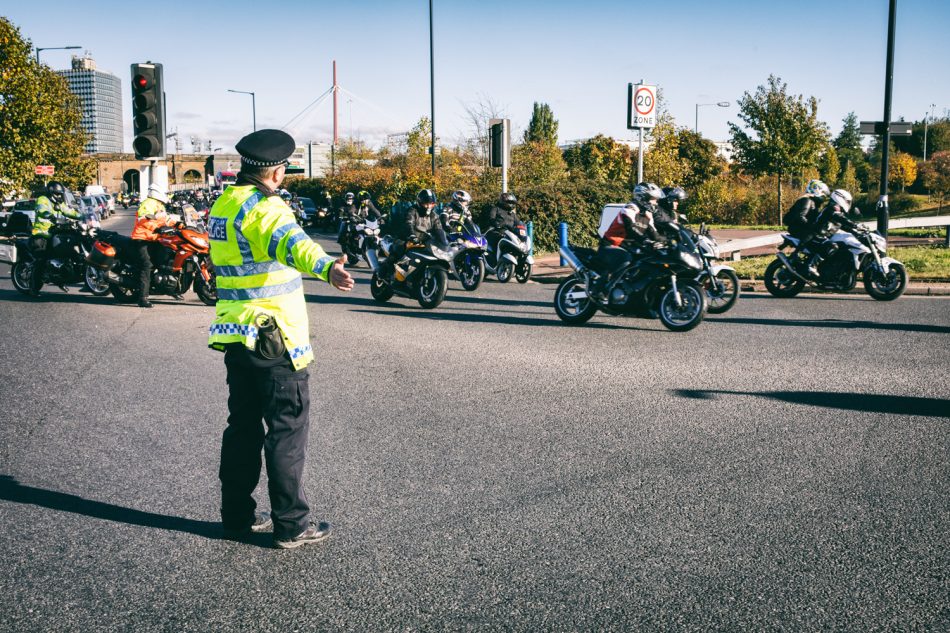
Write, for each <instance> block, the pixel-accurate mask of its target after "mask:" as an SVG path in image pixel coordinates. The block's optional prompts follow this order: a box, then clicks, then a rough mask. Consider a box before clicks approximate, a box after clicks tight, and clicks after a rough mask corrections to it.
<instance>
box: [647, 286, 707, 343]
mask: <svg viewBox="0 0 950 633" xmlns="http://www.w3.org/2000/svg"><path fill="white" fill-rule="evenodd" d="M677 287H678V289H679V293H680V301H681V302H682V303H681V305H679V306H677V305H676V296H675V295H674V294H673V289H672V288H670V289H669V290H667V291H666V292H664V293H663V296H662V297H660V301H659V304H658V305H657V312H658V313H659V317H660V322H661V323H662V324H663V325H665V326H666V328H667V329H669V330H672V331H673V332H687V331H689V330H692V329H693V328H694V327H696V326H697V325H699V324H700V323H702V322H703V316H705V314H706V306H707V303H706V291H705V290H704V289H703V287H702V286H700V285H699V284H698V283H696V282H695V281H693V280H692V279H690V280H684V281H680V282H679V283H678V284H677Z"/></svg>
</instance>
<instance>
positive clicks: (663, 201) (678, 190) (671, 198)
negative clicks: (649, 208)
mask: <svg viewBox="0 0 950 633" xmlns="http://www.w3.org/2000/svg"><path fill="white" fill-rule="evenodd" d="M683 200H686V190H685V189H683V188H682V187H663V197H662V198H660V201H659V204H660V206H661V207H663V208H664V209H666V210H667V211H672V210H673V203H674V202H678V203H680V204H682V202H683Z"/></svg>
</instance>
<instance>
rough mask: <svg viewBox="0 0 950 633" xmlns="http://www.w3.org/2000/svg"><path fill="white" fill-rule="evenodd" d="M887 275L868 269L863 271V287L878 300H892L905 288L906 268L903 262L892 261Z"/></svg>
mask: <svg viewBox="0 0 950 633" xmlns="http://www.w3.org/2000/svg"><path fill="white" fill-rule="evenodd" d="M888 268H889V270H890V272H888V274H887V276H884V275H881V274H879V273H877V272H875V271H871V270H870V269H868V270H865V271H864V289H865V290H866V291H867V293H868V294H869V295H871V297H873V298H875V299H877V300H878V301H893V300H894V299H896V298H898V297H899V296H901V295H902V294H904V290H905V289H906V288H907V269H906V268H904V264H901V263H893V264H891V265H890V266H889V267H888Z"/></svg>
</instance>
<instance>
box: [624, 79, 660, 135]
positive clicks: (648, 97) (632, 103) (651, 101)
mask: <svg viewBox="0 0 950 633" xmlns="http://www.w3.org/2000/svg"><path fill="white" fill-rule="evenodd" d="M655 126H656V86H647V85H645V84H627V129H628V130H643V129H647V128H651V127H655Z"/></svg>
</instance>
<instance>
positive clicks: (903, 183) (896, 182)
mask: <svg viewBox="0 0 950 633" xmlns="http://www.w3.org/2000/svg"><path fill="white" fill-rule="evenodd" d="M915 180H917V161H916V160H914V157H913V156H911V155H910V154H905V153H904V152H896V153H895V154H894V155H893V156H891V157H890V160H888V162H887V181H888V183H889V184H891V185H893V186H895V187H900V188H901V191H904V190H905V189H906V188H907V187H909V186H911V185H912V184H914V181H915Z"/></svg>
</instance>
